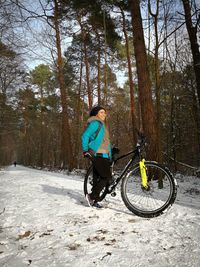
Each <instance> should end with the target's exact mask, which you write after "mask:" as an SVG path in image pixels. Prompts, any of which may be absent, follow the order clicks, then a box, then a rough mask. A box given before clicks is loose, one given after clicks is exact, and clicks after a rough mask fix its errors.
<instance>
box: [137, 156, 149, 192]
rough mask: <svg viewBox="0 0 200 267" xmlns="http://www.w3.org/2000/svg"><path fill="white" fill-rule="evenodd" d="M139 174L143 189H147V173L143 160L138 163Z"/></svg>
mask: <svg viewBox="0 0 200 267" xmlns="http://www.w3.org/2000/svg"><path fill="white" fill-rule="evenodd" d="M139 164H140V174H141V178H142V179H141V182H142V186H143V187H144V188H148V181H147V172H146V166H145V159H142V160H141V161H140V162H139Z"/></svg>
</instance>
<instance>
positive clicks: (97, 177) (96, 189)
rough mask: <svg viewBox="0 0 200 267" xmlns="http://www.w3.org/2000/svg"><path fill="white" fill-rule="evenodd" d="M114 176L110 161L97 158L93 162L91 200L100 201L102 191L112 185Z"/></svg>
mask: <svg viewBox="0 0 200 267" xmlns="http://www.w3.org/2000/svg"><path fill="white" fill-rule="evenodd" d="M111 180H112V174H111V170H110V159H106V158H101V157H99V158H98V157H97V158H94V160H93V187H92V193H91V195H90V197H91V199H94V200H96V201H98V200H99V194H100V192H101V190H102V189H103V188H104V187H105V186H106V185H107V184H109V183H110V181H111Z"/></svg>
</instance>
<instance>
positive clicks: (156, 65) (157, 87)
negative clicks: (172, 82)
mask: <svg viewBox="0 0 200 267" xmlns="http://www.w3.org/2000/svg"><path fill="white" fill-rule="evenodd" d="M148 9H149V13H150V14H151V16H152V17H153V20H154V31H155V58H154V69H155V93H156V127H157V146H158V161H159V162H162V154H161V138H162V136H161V105H160V85H161V82H160V64H159V57H158V52H159V46H160V45H159V39H158V16H159V0H157V2H156V12H155V13H153V12H152V10H151V3H150V0H149V1H148Z"/></svg>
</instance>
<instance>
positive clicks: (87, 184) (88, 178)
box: [83, 165, 107, 202]
mask: <svg viewBox="0 0 200 267" xmlns="http://www.w3.org/2000/svg"><path fill="white" fill-rule="evenodd" d="M92 183H93V171H92V165H91V166H90V167H89V169H88V170H87V173H86V175H85V178H84V183H83V190H84V195H85V196H86V195H87V194H90V193H91V192H92V191H91V188H92ZM106 195H107V188H106V187H105V188H104V189H103V190H102V191H101V193H100V195H99V199H98V202H101V201H102V200H103V199H104V198H105V197H106Z"/></svg>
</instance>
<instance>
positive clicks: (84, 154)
mask: <svg viewBox="0 0 200 267" xmlns="http://www.w3.org/2000/svg"><path fill="white" fill-rule="evenodd" d="M83 156H84V158H88V159H90V160H92V159H93V154H92V153H91V152H90V151H84V152H83Z"/></svg>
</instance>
